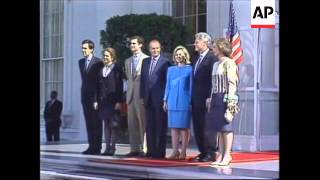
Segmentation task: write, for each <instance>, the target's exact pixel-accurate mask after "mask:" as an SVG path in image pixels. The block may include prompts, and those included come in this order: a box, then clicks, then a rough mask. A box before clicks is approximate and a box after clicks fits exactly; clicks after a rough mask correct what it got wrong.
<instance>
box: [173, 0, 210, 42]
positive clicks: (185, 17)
mask: <svg viewBox="0 0 320 180" xmlns="http://www.w3.org/2000/svg"><path fill="white" fill-rule="evenodd" d="M172 17H173V18H174V19H175V20H176V21H177V22H179V23H181V24H183V25H186V26H187V27H188V28H189V29H190V31H191V33H192V34H196V33H198V32H206V31H207V23H206V22H207V19H206V18H207V2H206V0H172ZM193 41H194V37H193V36H191V37H190V38H189V39H188V40H187V45H191V44H193Z"/></svg>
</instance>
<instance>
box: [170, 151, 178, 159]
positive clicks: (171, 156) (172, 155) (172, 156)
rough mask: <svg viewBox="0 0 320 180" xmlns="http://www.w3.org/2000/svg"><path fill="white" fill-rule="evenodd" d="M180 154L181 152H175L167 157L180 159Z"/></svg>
mask: <svg viewBox="0 0 320 180" xmlns="http://www.w3.org/2000/svg"><path fill="white" fill-rule="evenodd" d="M179 156H180V152H179V151H173V152H172V154H171V155H170V156H168V157H167V159H179Z"/></svg>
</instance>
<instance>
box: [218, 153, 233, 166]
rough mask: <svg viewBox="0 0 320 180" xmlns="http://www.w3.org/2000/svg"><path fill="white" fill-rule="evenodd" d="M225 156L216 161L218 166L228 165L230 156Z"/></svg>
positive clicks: (230, 159)
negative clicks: (218, 161)
mask: <svg viewBox="0 0 320 180" xmlns="http://www.w3.org/2000/svg"><path fill="white" fill-rule="evenodd" d="M226 156H227V158H223V159H222V161H221V162H220V163H218V165H219V166H228V165H229V164H230V163H231V161H232V156H231V155H230V154H229V155H226Z"/></svg>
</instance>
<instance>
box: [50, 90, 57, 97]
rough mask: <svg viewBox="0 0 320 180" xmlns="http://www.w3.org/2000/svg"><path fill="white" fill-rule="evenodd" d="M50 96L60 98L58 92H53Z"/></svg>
mask: <svg viewBox="0 0 320 180" xmlns="http://www.w3.org/2000/svg"><path fill="white" fill-rule="evenodd" d="M50 96H53V97H54V98H56V97H57V96H58V92H57V91H51V94H50Z"/></svg>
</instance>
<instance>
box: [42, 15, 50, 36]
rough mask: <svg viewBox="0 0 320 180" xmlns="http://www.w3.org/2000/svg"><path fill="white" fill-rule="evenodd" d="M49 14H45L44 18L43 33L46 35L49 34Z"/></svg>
mask: <svg viewBox="0 0 320 180" xmlns="http://www.w3.org/2000/svg"><path fill="white" fill-rule="evenodd" d="M49 22H50V20H49V15H48V14H45V15H44V18H43V28H44V31H43V35H44V36H49V33H50V31H49Z"/></svg>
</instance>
